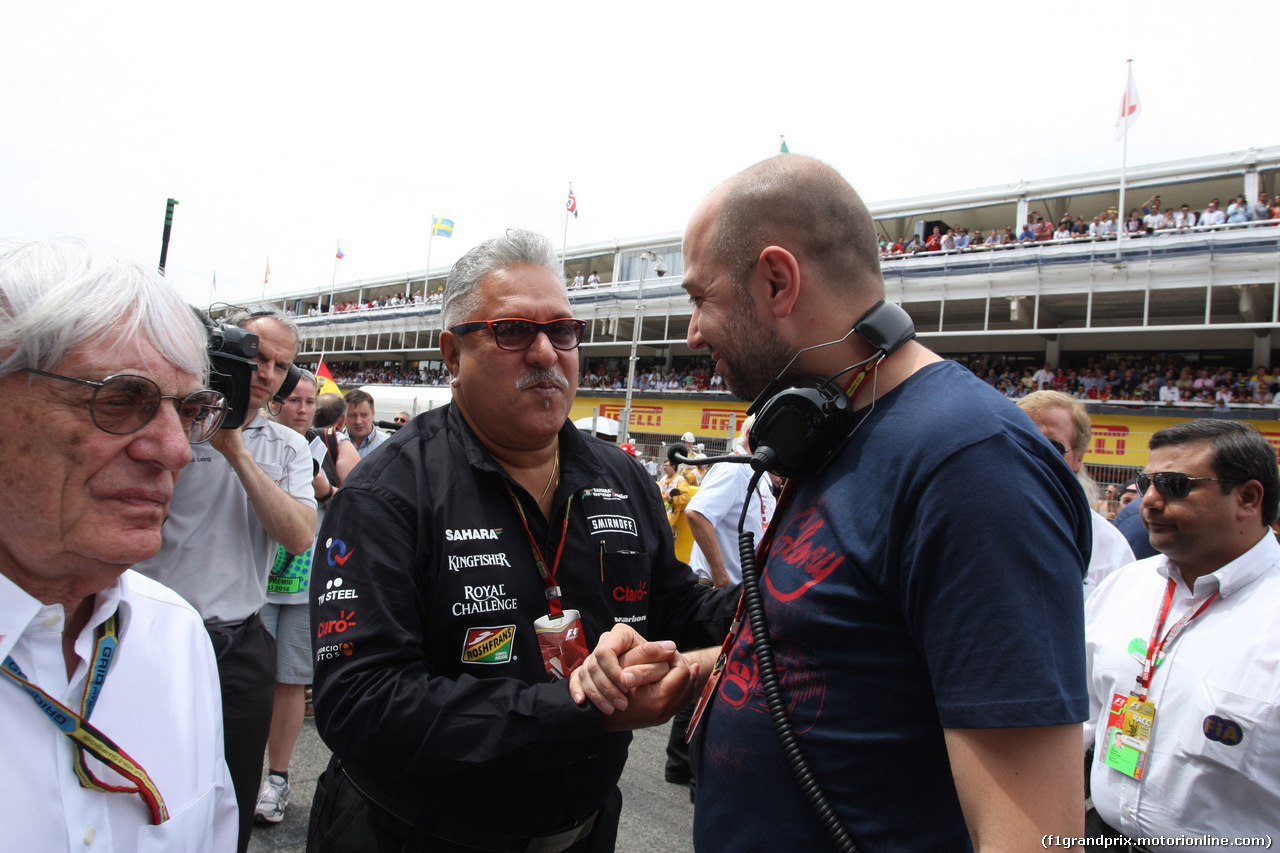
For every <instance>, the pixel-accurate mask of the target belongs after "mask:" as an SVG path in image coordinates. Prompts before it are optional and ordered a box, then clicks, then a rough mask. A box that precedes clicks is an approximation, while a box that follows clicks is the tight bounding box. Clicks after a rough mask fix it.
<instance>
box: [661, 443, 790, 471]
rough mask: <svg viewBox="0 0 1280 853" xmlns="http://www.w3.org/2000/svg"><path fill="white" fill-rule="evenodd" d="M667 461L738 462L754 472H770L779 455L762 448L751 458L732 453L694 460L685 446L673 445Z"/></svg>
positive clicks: (668, 450) (669, 450)
mask: <svg viewBox="0 0 1280 853" xmlns="http://www.w3.org/2000/svg"><path fill="white" fill-rule="evenodd" d="M667 461H668V462H670V463H671V464H672V465H715V464H716V463H718V462H737V463H739V464H744V465H750V466H751V468H752V470H754V471H768V470H769V468H771V467H772V466H773V465H774V463H776V462H777V461H778V454H777V452H776V451H775V450H774V449H773V448H771V447H762V448H761V449H760V450H758V451H756V452H755V453H753V454H751V455H750V456H747V455H746V454H741V453H731V454H729V455H728V456H703V457H700V458H694V457H692V456H687V455H685V450H684V446H683V445H680V444H673V445H671V446H670V447H668V448H667Z"/></svg>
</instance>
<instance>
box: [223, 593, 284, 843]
mask: <svg viewBox="0 0 1280 853" xmlns="http://www.w3.org/2000/svg"><path fill="white" fill-rule="evenodd" d="M209 637H210V639H212V640H213V650H214V653H215V654H216V655H217V657H218V679H219V681H221V683H222V734H223V739H224V743H225V746H224V752H225V754H226V757H227V768H228V769H229V770H230V771H231V782H232V784H233V785H234V786H235V789H236V805H237V807H238V808H239V812H240V843H239V845H238V847H237V849H238V851H239V853H245V851H246V850H247V849H248V847H249V834H250V833H251V832H252V831H253V809H254V806H256V805H257V802H258V784H259V782H261V781H262V756H263V755H264V754H265V753H266V750H267V736H268V735H269V734H270V733H271V708H272V702H273V701H274V699H275V689H276V641H275V639H274V638H273V637H272V636H271V634H269V633H268V632H267V629H266V626H264V625H263V624H262V619H261V617H259V616H258V614H256V613H255V614H254V615H252V616H250V617H249V618H248V619H246V620H245V621H244V623H243V624H242V625H240V626H238V627H237V628H234V629H231V630H227V629H223V628H216V627H209Z"/></svg>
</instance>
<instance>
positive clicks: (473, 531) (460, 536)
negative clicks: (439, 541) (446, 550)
mask: <svg viewBox="0 0 1280 853" xmlns="http://www.w3.org/2000/svg"><path fill="white" fill-rule="evenodd" d="M500 533H502V528H501V527H464V528H462V529H461V530H455V529H453V528H448V529H446V530H445V532H444V541H446V542H475V541H476V540H478V539H497V538H498V535H499V534H500Z"/></svg>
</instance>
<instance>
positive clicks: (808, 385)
mask: <svg viewBox="0 0 1280 853" xmlns="http://www.w3.org/2000/svg"><path fill="white" fill-rule="evenodd" d="M853 331H854V332H856V333H857V334H858V335H860V336H861V337H862V338H863V339H864V340H866V341H867V343H869V344H871V345H872V346H873V347H875V349H876V354H875V355H873V356H872V358H874V359H881V358H884V357H886V356H889V355H892V354H893V353H894V352H895V351H896V350H897V349H898V348H899V347H901V346H902V345H903V344H905V343H906V342H907V341H909V340H911V339H912V338H914V337H915V336H916V330H915V325H914V324H913V323H912V322H911V317H910V316H909V315H908V314H907V312H906V311H904V310H903V309H902V308H901V307H900V306H898V305H895V304H894V303H892V302H884V301H881V302H878V303H876V304H875V305H874V306H872V308H871V310H870V311H868V312H867V313H866V314H863V315H862V317H861V318H860V319H859V320H858V321H857V322H856V323H854V324H853ZM747 414H748V415H755V418H756V420H755V423H754V424H753V425H752V427H751V433H750V441H751V448H752V450H753V451H755V452H756V453H760V452H761V451H762V450H765V449H766V448H768V450H767V451H766V452H768V453H769V454H770V455H771V456H774V457H776V460H771V461H772V464H771V465H770V466H769V470H770V471H772V472H774V473H775V474H778V475H779V476H782V477H803V476H807V475H810V474H815V473H817V472H818V471H821V470H822V469H823V468H824V467H825V466H826V465H827V463H828V462H830V461H831V459H832V457H834V456H835V455H836V453H837V452H839V450H840V448H842V447H843V446H844V444H845V442H846V441H848V440H849V438H850V437H851V436H852V435H853V432H854V429H855V428H856V427H857V422H856V421H855V419H854V414H853V404H852V402H851V401H850V400H849V397H848V396H847V395H846V394H845V392H844V389H843V388H841V387H840V385H839V384H838V383H837V382H835V381H834V380H832V379H831V378H829V377H826V376H817V375H814V374H805V375H801V376H795V377H790V378H784V377H783V376H782V375H779V376H778V377H776V378H775V379H774V380H773V381H772V382H770V383H769V385H768V386H767V387H766V388H765V389H764V390H763V391H761V392H760V396H759V397H757V398H756V399H755V401H754V402H753V403H752V404H751V407H750V408H748V409H747Z"/></svg>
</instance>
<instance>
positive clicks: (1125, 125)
mask: <svg viewBox="0 0 1280 853" xmlns="http://www.w3.org/2000/svg"><path fill="white" fill-rule="evenodd" d="M1140 115H1142V102H1141V101H1140V100H1138V86H1137V84H1135V83H1134V82H1133V69H1132V68H1130V69H1129V83H1128V85H1127V86H1126V87H1125V90H1124V97H1123V98H1121V99H1120V112H1119V113H1118V114H1117V115H1116V139H1123V138H1124V135H1125V133H1127V132H1128V130H1129V125H1131V124H1133V123H1134V122H1135V121H1137V120H1138V116H1140Z"/></svg>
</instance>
